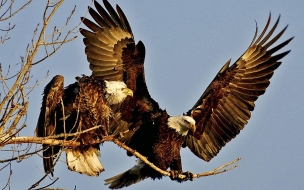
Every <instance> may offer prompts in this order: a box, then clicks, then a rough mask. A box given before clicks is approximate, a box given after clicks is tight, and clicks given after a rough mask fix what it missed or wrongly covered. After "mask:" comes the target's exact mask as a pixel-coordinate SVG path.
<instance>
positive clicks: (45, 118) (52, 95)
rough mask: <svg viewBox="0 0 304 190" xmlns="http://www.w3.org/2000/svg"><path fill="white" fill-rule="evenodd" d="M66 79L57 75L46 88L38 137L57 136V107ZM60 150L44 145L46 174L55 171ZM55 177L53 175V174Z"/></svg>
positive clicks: (37, 129)
mask: <svg viewBox="0 0 304 190" xmlns="http://www.w3.org/2000/svg"><path fill="white" fill-rule="evenodd" d="M63 81H64V78H63V76H61V75H56V76H55V77H54V78H53V79H52V80H51V81H50V82H49V83H48V84H47V85H46V87H45V88H44V92H43V94H44V96H43V100H42V106H41V110H40V115H39V119H38V123H37V128H36V136H38V137H48V136H52V135H56V121H57V120H58V118H57V120H56V107H57V105H58V104H59V103H60V101H61V99H62V96H63V92H64V87H63ZM58 151H59V148H57V147H49V146H47V145H43V165H44V170H45V172H47V173H48V172H51V173H52V171H53V167H54V165H53V156H54V155H55V154H57V153H58ZM52 175H53V174H52Z"/></svg>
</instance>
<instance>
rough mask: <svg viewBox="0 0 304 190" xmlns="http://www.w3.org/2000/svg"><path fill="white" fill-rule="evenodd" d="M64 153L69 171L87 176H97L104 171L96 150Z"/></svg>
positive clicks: (76, 150) (77, 150)
mask: <svg viewBox="0 0 304 190" xmlns="http://www.w3.org/2000/svg"><path fill="white" fill-rule="evenodd" d="M65 152H66V160H67V164H68V168H69V170H71V171H75V172H79V173H81V174H86V175H89V176H98V175H99V173H101V172H103V171H104V167H103V165H102V164H101V162H100V161H99V159H98V156H100V153H99V151H98V150H97V149H96V148H93V147H89V148H85V149H84V148H76V149H67V150H66V151H65Z"/></svg>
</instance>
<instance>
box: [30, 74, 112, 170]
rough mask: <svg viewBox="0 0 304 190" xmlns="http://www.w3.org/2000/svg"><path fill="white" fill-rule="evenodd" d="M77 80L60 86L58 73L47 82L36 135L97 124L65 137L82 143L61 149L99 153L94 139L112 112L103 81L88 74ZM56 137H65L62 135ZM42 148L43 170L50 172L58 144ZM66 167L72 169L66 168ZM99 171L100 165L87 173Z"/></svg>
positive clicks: (78, 129)
mask: <svg viewBox="0 0 304 190" xmlns="http://www.w3.org/2000/svg"><path fill="white" fill-rule="evenodd" d="M76 79H77V82H75V83H74V84H71V85H69V86H68V87H67V88H66V89H64V87H63V77H62V76H60V75H57V76H55V77H54V78H53V79H52V80H51V82H50V83H49V84H47V86H46V87H45V89H44V96H43V102H42V107H41V112H40V116H39V120H38V124H37V129H36V134H37V136H39V137H48V136H54V135H58V134H70V133H76V132H79V131H83V130H86V129H90V128H92V127H96V126H98V125H100V126H101V127H99V128H97V129H94V130H91V131H89V132H87V133H82V134H78V135H76V136H72V137H66V139H67V140H72V139H73V140H75V141H78V142H80V143H81V144H82V146H80V147H74V148H72V147H64V148H63V149H64V150H65V149H66V150H69V151H72V152H73V151H74V153H75V154H82V153H85V152H87V153H88V154H96V155H99V152H98V150H99V144H98V143H96V141H98V140H100V139H101V138H102V136H103V135H105V134H106V127H107V125H108V123H109V117H110V116H111V114H112V112H111V109H110V108H109V106H108V104H107V102H106V100H105V97H104V96H105V91H104V89H105V84H104V80H102V79H97V78H94V77H87V76H83V77H78V78H76ZM61 100H62V101H61ZM58 139H64V137H61V138H58ZM43 148H44V151H43V157H44V159H43V162H44V169H45V171H46V172H47V173H49V172H52V171H53V167H54V158H55V157H56V156H57V154H58V152H59V150H60V147H59V146H47V145H43ZM76 156H77V155H76ZM69 169H71V170H74V169H75V168H70V167H69ZM101 171H103V168H100V171H97V170H96V171H94V172H93V173H89V174H88V175H97V173H99V172H101Z"/></svg>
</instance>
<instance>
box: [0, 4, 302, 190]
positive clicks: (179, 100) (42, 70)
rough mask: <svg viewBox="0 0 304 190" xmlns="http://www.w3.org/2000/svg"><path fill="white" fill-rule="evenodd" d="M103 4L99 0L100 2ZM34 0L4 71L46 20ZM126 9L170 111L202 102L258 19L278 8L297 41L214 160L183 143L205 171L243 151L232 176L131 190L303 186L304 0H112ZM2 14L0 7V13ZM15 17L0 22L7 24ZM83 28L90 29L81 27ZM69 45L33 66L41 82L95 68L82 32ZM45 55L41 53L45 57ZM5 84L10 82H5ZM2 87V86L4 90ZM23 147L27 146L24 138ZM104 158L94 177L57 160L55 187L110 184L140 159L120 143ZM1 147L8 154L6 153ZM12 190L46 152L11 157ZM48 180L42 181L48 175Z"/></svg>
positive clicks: (80, 12) (62, 12)
mask: <svg viewBox="0 0 304 190" xmlns="http://www.w3.org/2000/svg"><path fill="white" fill-rule="evenodd" d="M100 2H101V1H100ZM45 3H46V1H38V2H37V1H34V2H33V3H32V4H31V5H30V6H29V7H28V8H27V9H25V10H23V11H22V12H21V13H20V14H19V15H16V17H15V18H14V19H12V20H10V22H11V23H12V24H16V28H15V29H14V30H13V31H12V33H11V39H10V40H9V41H7V42H6V43H5V44H4V45H2V46H1V47H0V55H1V56H0V63H1V64H2V68H3V70H4V69H5V68H7V65H8V64H11V66H13V67H18V65H16V64H17V63H19V62H20V56H24V54H25V48H26V46H27V44H28V43H30V42H31V39H32V35H33V31H34V29H35V27H36V25H37V24H38V23H40V24H42V11H43V5H44V4H45ZM110 3H111V4H112V5H115V4H119V5H120V7H121V8H122V9H123V11H124V12H125V14H126V16H127V18H128V20H129V22H130V25H131V27H132V30H133V34H134V36H135V40H136V41H138V40H142V41H143V43H144V44H145V46H146V59H145V74H146V82H147V85H148V88H149V91H150V94H151V96H152V97H153V98H154V99H155V100H156V101H158V102H159V104H160V106H161V108H163V109H167V111H168V112H169V114H170V115H181V114H182V113H184V112H186V111H188V110H189V109H190V108H191V107H192V106H193V105H194V103H195V102H196V101H197V100H198V98H199V97H200V95H201V94H202V93H203V91H204V90H205V88H206V87H207V85H208V84H209V83H210V82H211V80H212V79H213V78H214V76H215V74H216V73H217V72H218V71H219V69H220V68H221V67H222V66H223V64H224V63H226V61H227V60H229V59H230V58H231V59H232V62H234V61H235V60H236V59H237V58H238V57H239V56H241V54H242V53H243V52H244V51H245V50H246V49H247V47H248V45H249V44H250V42H251V40H252V38H253V35H254V32H255V21H256V22H257V24H258V27H259V31H261V30H262V29H263V27H264V25H265V23H266V21H267V19H268V15H269V12H271V14H272V23H274V22H275V20H276V19H277V17H278V16H279V14H281V20H280V24H279V26H278V30H277V31H279V30H280V29H283V28H284V27H285V26H286V25H287V24H289V27H288V29H287V31H286V32H285V34H284V35H283V36H282V37H281V40H280V41H281V42H282V41H283V40H286V39H288V38H290V37H292V36H295V39H294V40H293V41H292V42H291V43H290V44H289V45H288V46H287V47H286V48H284V50H289V49H291V53H290V54H289V55H287V56H286V57H285V58H283V59H282V61H283V64H282V65H281V66H280V67H279V68H278V69H277V70H276V72H275V74H274V76H273V77H272V79H271V84H270V86H269V88H268V89H267V91H266V93H265V95H263V96H262V97H260V98H259V99H258V101H257V102H256V108H255V111H254V112H253V113H252V118H251V119H250V120H249V123H248V125H247V126H246V127H245V129H244V130H243V131H241V133H240V134H239V135H238V136H237V137H236V138H235V139H233V140H232V141H231V142H230V143H228V144H227V145H226V146H225V147H224V148H223V149H222V150H221V152H220V153H219V154H218V156H217V157H215V158H214V159H212V160H211V161H210V162H209V163H207V162H204V161H203V160H201V159H199V158H197V157H196V156H195V155H193V154H192V153H191V152H190V151H189V150H188V149H182V162H183V169H184V171H191V172H193V173H200V172H203V171H209V170H211V169H214V168H216V167H218V166H220V165H222V164H224V163H226V162H229V161H231V160H234V159H235V158H237V157H241V158H242V160H241V161H239V167H238V168H236V169H234V170H232V171H229V172H227V173H224V174H220V175H217V176H210V177H205V178H200V179H195V180H194V181H193V182H186V183H182V184H179V183H176V182H173V181H171V180H169V178H166V177H165V178H163V179H162V180H156V181H152V180H150V179H146V180H144V181H142V182H140V183H138V184H136V185H132V186H130V187H129V188H126V189H132V190H133V189H134V190H137V189H160V188H162V189H177V188H178V189H228V190H229V189H300V188H301V187H304V182H303V179H304V174H303V170H304V166H303V163H302V162H303V157H304V150H303V145H304V143H303V140H302V139H303V137H304V125H303V121H304V118H303V116H304V112H303V108H302V106H303V105H304V100H303V96H304V87H303V82H302V81H303V80H304V75H303V70H304V66H303V58H302V57H303V52H304V38H303V33H304V25H303V23H304V20H303V18H304V12H303V6H304V3H303V2H300V1H294V0H291V1H274V0H269V1H262V0H251V1H240V0H232V1H226V2H223V1H194V0H189V1H178V2H177V1H173V0H171V1H147V0H146V1H144V0H133V1H123V0H113V1H110ZM89 4H90V1H83V0H82V1H81V0H74V1H65V2H64V3H63V5H62V7H60V9H59V11H58V12H57V14H56V15H55V17H54V19H53V20H52V22H51V24H50V30H49V32H50V31H51V30H52V29H53V27H54V26H55V25H58V26H62V25H63V23H65V20H66V17H67V16H68V15H69V13H70V11H71V10H72V8H73V7H74V5H77V8H76V12H75V15H73V17H72V20H71V23H70V25H69V28H72V27H74V26H76V25H77V23H78V22H79V17H81V16H84V14H85V12H86V8H87V6H89ZM0 13H1V12H0ZM5 26H7V23H6V24H5V23H4V22H2V23H0V28H4V27H5ZM81 27H84V26H83V25H81ZM76 35H77V36H78V38H77V39H76V40H74V41H73V42H71V43H69V44H66V45H65V46H63V47H62V48H61V49H60V50H59V51H58V52H57V53H56V54H55V55H54V56H52V57H50V58H49V59H47V60H45V61H44V62H42V63H40V64H39V65H36V66H34V67H33V69H32V73H31V74H32V75H33V81H35V80H41V79H43V77H44V76H45V74H46V72H47V71H49V77H48V78H47V79H46V81H47V82H48V81H50V80H51V78H52V77H53V76H54V75H57V74H61V75H63V76H64V77H65V85H68V84H70V83H72V82H74V77H75V76H79V75H81V74H86V75H90V70H89V68H88V63H87V61H86V56H85V54H84V45H83V44H82V36H81V35H80V33H75V34H73V36H76ZM39 56H40V57H42V56H43V51H41V52H40V54H39V55H38V57H37V59H38V58H39ZM45 84H46V82H44V83H43V84H42V85H40V86H38V87H37V88H35V90H34V91H33V92H32V93H31V95H30V107H29V112H28V115H27V122H26V123H27V128H26V129H25V130H24V131H22V132H21V134H20V135H21V136H33V134H34V130H35V127H36V122H37V118H38V114H39V111H40V104H41V99H42V96H41V93H42V91H43V88H44V86H45ZM1 90H2V89H1ZM1 90H0V92H1ZM22 147H25V146H22ZM101 154H102V156H101V158H100V160H101V161H102V163H103V164H104V166H105V169H106V171H105V172H103V173H101V174H100V176H99V177H87V176H84V175H81V174H78V173H73V172H70V171H69V170H68V169H67V166H66V164H65V163H64V161H65V157H62V158H61V160H62V162H61V163H59V164H58V165H57V166H56V168H55V177H59V180H58V181H57V182H56V183H55V184H54V185H53V186H52V187H60V188H66V189H74V187H75V186H76V187H77V189H106V188H107V187H106V186H104V180H105V179H107V178H109V177H111V176H113V175H115V174H118V173H120V172H123V171H125V170H127V169H129V168H130V167H132V166H133V165H134V164H135V160H136V158H135V157H127V156H126V154H125V151H124V150H123V149H121V148H119V147H117V146H116V145H114V144H112V143H105V144H104V145H103V146H101ZM5 158H7V157H5V156H4V155H3V154H2V155H0V159H5ZM0 167H2V166H1V165H0ZM12 169H13V175H12V178H11V189H25V188H29V187H30V186H31V185H32V184H33V183H34V182H35V181H37V180H38V179H40V178H41V177H42V176H43V172H42V170H43V165H42V159H41V158H40V157H39V156H37V155H36V156H33V157H31V158H29V159H27V160H24V161H22V162H20V163H17V162H13V164H12ZM8 173H9V170H8V169H4V170H2V171H1V172H0V187H4V186H5V184H6V182H7V178H6V177H5V176H7V174H8ZM50 182H51V180H46V181H44V182H43V183H42V184H41V186H43V185H46V184H48V183H50Z"/></svg>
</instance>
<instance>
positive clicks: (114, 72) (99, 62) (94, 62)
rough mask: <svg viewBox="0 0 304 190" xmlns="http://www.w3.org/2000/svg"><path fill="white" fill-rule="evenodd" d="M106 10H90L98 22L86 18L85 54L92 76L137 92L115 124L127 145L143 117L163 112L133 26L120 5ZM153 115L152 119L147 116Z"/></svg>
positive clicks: (113, 127) (106, 4)
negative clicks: (152, 91)
mask: <svg viewBox="0 0 304 190" xmlns="http://www.w3.org/2000/svg"><path fill="white" fill-rule="evenodd" d="M103 3H104V6H101V5H100V4H98V2H97V1H95V2H94V5H95V8H96V11H95V10H94V9H92V8H89V14H90V15H91V16H92V18H93V19H94V21H95V22H92V21H90V20H88V19H86V18H82V21H83V23H84V24H85V25H86V26H87V27H88V30H86V29H81V30H80V32H81V34H82V35H83V36H84V40H83V42H84V44H85V46H86V49H85V53H86V55H87V60H88V61H89V63H90V69H91V70H92V75H93V76H95V77H100V78H102V79H105V80H116V81H124V82H125V83H126V84H127V86H128V88H129V89H131V90H132V91H133V98H127V99H126V100H125V101H124V102H123V103H122V105H121V106H120V107H119V108H114V107H113V108H112V109H113V110H114V114H115V119H114V121H113V122H111V126H110V129H111V130H112V132H113V133H112V134H117V133H123V134H124V132H125V131H127V130H129V129H132V132H129V133H128V134H125V135H124V137H123V139H120V140H121V141H123V142H127V141H128V139H130V138H131V137H132V135H133V134H134V132H135V131H136V129H138V128H139V127H140V125H141V124H142V121H141V120H142V119H143V118H142V117H143V115H145V117H152V115H153V114H154V112H157V111H158V110H159V107H158V104H157V102H155V101H154V100H153V99H152V98H151V97H150V94H149V92H148V89H147V86H146V82H145V75H144V59H145V46H144V44H143V43H142V42H141V41H139V42H138V44H135V40H134V37H133V33H132V29H131V27H130V24H129V22H128V20H127V18H126V16H125V14H124V13H123V11H122V10H121V8H120V7H119V6H118V5H117V6H116V10H117V11H115V10H114V8H113V7H112V6H111V4H110V3H109V2H108V1H106V0H104V1H103ZM147 115H149V116H147Z"/></svg>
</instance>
